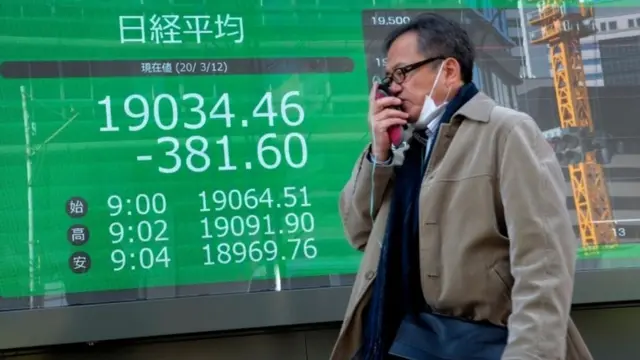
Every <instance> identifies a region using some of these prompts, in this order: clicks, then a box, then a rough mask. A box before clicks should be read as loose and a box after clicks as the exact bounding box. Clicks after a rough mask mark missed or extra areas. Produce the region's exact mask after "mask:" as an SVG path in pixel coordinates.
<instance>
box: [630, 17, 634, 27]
mask: <svg viewBox="0 0 640 360" xmlns="http://www.w3.org/2000/svg"><path fill="white" fill-rule="evenodd" d="M633 25H634V22H633V19H629V27H633Z"/></svg>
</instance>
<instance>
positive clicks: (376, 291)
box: [357, 83, 478, 360]
mask: <svg viewBox="0 0 640 360" xmlns="http://www.w3.org/2000/svg"><path fill="white" fill-rule="evenodd" d="M477 93H478V89H477V88H476V86H475V85H474V84H473V83H468V84H466V85H464V86H463V87H461V88H460V90H459V91H458V93H457V94H456V95H455V96H454V98H453V99H452V100H451V101H450V102H449V103H448V104H447V107H446V109H445V112H444V114H443V115H442V118H441V123H447V122H449V120H450V118H451V117H452V116H453V114H454V113H455V112H456V111H458V110H459V109H460V107H462V105H464V104H465V103H466V102H467V101H469V100H470V99H471V98H472V97H474V96H475V95H476V94H477ZM439 129H440V127H439V126H438V127H437V129H436V131H435V133H434V134H433V135H432V137H433V138H432V140H431V141H432V142H433V143H435V139H437V137H438V132H439ZM412 140H413V141H412V143H411V146H410V148H409V150H407V152H406V153H405V160H404V163H403V164H402V166H399V167H397V168H396V169H395V186H394V193H393V198H392V200H391V209H390V212H389V218H388V220H387V228H386V232H385V237H384V239H383V242H382V250H381V253H380V262H379V263H378V274H377V276H376V279H375V282H374V284H373V294H372V296H371V302H370V303H369V306H368V310H367V313H366V314H365V318H364V324H363V326H364V329H363V330H364V332H363V334H364V338H363V343H362V344H363V346H362V349H361V351H360V352H359V354H358V356H357V358H358V359H366V360H384V359H391V358H392V357H391V356H390V355H387V354H388V352H389V348H390V347H391V344H392V342H393V340H394V338H395V336H396V332H397V330H398V327H399V325H400V322H401V321H402V319H403V318H404V316H405V315H407V314H410V313H419V312H422V311H426V310H428V309H427V306H426V304H425V301H424V298H423V296H422V287H421V285H420V261H419V257H418V254H419V251H418V237H419V231H418V228H419V226H418V224H419V221H418V211H419V210H418V205H419V204H418V203H417V201H416V200H417V199H418V197H419V194H420V185H421V183H422V178H423V177H424V171H425V169H426V166H423V165H424V164H426V163H427V162H428V161H429V158H430V157H431V152H432V150H433V147H434V146H433V145H432V146H431V149H430V151H429V152H428V153H427V154H426V157H425V145H423V144H421V143H420V142H419V141H416V140H415V139H412Z"/></svg>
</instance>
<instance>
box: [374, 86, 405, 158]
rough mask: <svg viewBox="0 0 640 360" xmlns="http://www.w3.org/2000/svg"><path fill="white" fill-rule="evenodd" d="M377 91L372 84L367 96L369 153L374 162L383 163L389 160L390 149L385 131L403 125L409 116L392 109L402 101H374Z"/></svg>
mask: <svg viewBox="0 0 640 360" xmlns="http://www.w3.org/2000/svg"><path fill="white" fill-rule="evenodd" d="M377 91H378V84H377V83H374V84H373V88H372V89H371V94H369V126H370V128H371V132H372V135H373V136H372V137H373V138H372V139H371V144H372V146H371V153H372V155H373V157H374V158H375V160H376V161H380V162H384V161H387V160H388V159H389V156H390V151H389V149H390V148H391V139H389V134H388V133H387V130H388V129H389V128H390V127H391V126H394V125H400V126H403V125H405V124H406V123H407V119H408V118H409V114H407V113H405V112H404V111H401V110H396V109H392V107H394V106H399V105H400V104H402V100H400V99H398V98H397V97H393V96H387V97H384V98H381V99H376V92H377Z"/></svg>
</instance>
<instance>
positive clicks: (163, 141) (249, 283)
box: [0, 0, 640, 310]
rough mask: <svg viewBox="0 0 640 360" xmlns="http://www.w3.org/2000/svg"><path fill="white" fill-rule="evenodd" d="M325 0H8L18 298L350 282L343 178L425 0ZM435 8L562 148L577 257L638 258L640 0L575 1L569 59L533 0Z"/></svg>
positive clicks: (487, 72)
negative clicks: (38, 0)
mask: <svg viewBox="0 0 640 360" xmlns="http://www.w3.org/2000/svg"><path fill="white" fill-rule="evenodd" d="M205 3H206V2H205ZM316 3H317V5H315V7H312V8H310V7H308V6H307V7H304V6H302V5H300V6H298V5H295V6H293V7H292V5H291V4H289V3H288V2H286V1H280V0H273V1H265V2H264V6H263V7H262V8H255V9H248V8H238V9H236V10H233V9H230V8H229V9H225V10H224V11H221V10H219V9H217V8H216V6H214V5H202V6H200V5H199V6H197V7H196V8H194V9H183V8H178V7H175V6H174V5H173V2H171V1H166V2H164V4H159V5H158V8H157V9H154V10H155V11H156V15H148V11H145V8H144V6H142V5H128V6H125V7H123V8H121V9H114V8H109V9H106V8H104V6H105V5H100V4H95V3H94V2H89V1H84V2H83V1H80V2H76V4H75V5H68V4H67V5H64V6H62V5H60V6H57V5H55V4H54V5H50V4H47V5H46V6H45V5H37V4H27V5H23V4H20V3H19V2H14V3H8V4H6V5H4V4H3V5H2V10H3V13H4V14H7V15H6V16H5V18H4V19H3V21H2V22H0V33H3V34H6V35H7V36H5V37H4V39H8V41H6V44H4V43H3V49H5V51H2V53H1V54H0V112H1V114H2V118H3V119H4V120H3V122H2V124H1V125H0V129H1V132H0V137H1V139H2V141H1V144H0V168H1V169H2V172H3V176H2V177H0V189H2V190H1V191H0V225H1V228H2V230H0V232H1V233H2V240H3V241H2V242H0V254H2V256H3V259H4V260H3V261H2V262H1V263H0V274H2V276H1V277H0V307H1V308H2V309H5V310H8V309H18V308H33V307H56V306H66V305H75V304H89V303H104V302H118V301H130V300H141V299H152V298H168V297H169V298H170V297H181V296H197V295H205V294H223V293H241V292H255V291H280V290H287V289H299V288H314V287H328V286H342V285H350V284H351V283H352V282H353V274H354V273H355V271H356V270H357V267H358V265H359V260H360V254H359V253H358V252H356V251H354V250H353V249H351V248H350V247H349V246H348V245H347V244H346V242H345V241H344V233H343V230H342V226H341V222H340V218H339V216H338V213H337V201H338V195H339V192H340V190H341V189H342V186H343V185H344V182H345V181H346V179H347V177H348V176H349V174H350V172H351V169H352V166H353V161H354V158H355V156H356V155H357V153H358V152H359V151H361V150H362V148H363V147H364V145H365V144H366V141H367V134H366V131H367V129H366V127H365V126H364V120H363V119H365V117H366V110H367V103H366V99H367V93H368V87H369V84H370V83H371V79H373V78H374V77H375V76H379V75H380V74H381V73H382V70H383V68H384V65H385V61H386V60H385V58H384V54H383V53H382V51H381V42H382V39H384V37H385V35H386V34H387V33H388V32H389V31H390V30H391V29H392V28H393V26H396V25H397V24H402V23H405V22H407V21H410V19H411V18H413V17H415V16H417V15H418V14H420V13H421V12H422V11H424V10H425V9H411V10H403V9H388V10H381V9H377V10H368V9H359V10H357V11H356V10H351V11H343V10H340V11H336V10H335V1H330V0H324V1H319V2H316ZM455 3H456V4H458V2H457V1H455ZM443 4H444V2H443ZM452 4H453V2H452ZM449 6H451V4H449ZM456 6H458V5H456ZM107 10H108V11H107ZM431 10H433V9H431ZM435 11H439V12H441V13H442V14H444V15H445V16H448V17H450V18H452V19H454V20H456V21H459V22H461V23H462V24H464V26H465V27H466V28H467V30H468V31H469V33H470V35H471V36H472V38H473V41H474V43H475V44H476V47H477V49H478V56H477V66H476V68H475V69H474V79H475V82H476V84H477V85H478V86H479V87H480V88H481V89H482V90H483V91H484V92H486V93H487V94H489V95H490V96H492V97H493V98H494V99H496V101H497V102H499V103H500V104H503V105H505V106H509V107H512V108H516V109H519V110H522V111H525V112H527V113H529V114H531V115H532V116H533V117H534V118H535V119H536V120H537V121H538V122H539V125H540V127H541V128H542V129H543V130H544V131H545V136H547V138H548V139H549V141H550V142H551V143H553V145H554V146H555V148H556V150H557V154H558V157H559V159H560V160H561V161H562V163H563V164H564V170H565V177H566V179H567V206H568V208H569V209H570V210H571V214H572V218H573V219H574V225H575V229H576V241H579V242H580V243H581V244H582V246H581V250H580V253H579V258H580V261H579V267H580V269H603V268H615V267H623V266H636V265H637V264H636V263H638V262H640V246H638V245H636V244H637V243H638V242H639V241H640V209H639V208H640V201H638V199H637V198H635V197H634V196H636V194H640V186H639V185H637V184H638V180H640V156H639V154H640V141H639V140H640V134H638V132H640V127H638V126H636V125H634V124H635V120H634V117H635V116H636V115H635V114H637V113H639V112H640V109H638V108H636V107H637V105H636V104H637V103H638V101H636V96H637V95H635V94H638V93H640V91H638V90H640V41H639V39H640V8H638V9H628V8H626V9H616V8H603V9H596V11H595V16H591V15H593V14H591V13H589V12H588V11H587V12H585V11H582V12H580V11H581V10H580V9H577V10H576V9H569V10H567V9H565V10H564V11H565V12H566V11H574V12H575V11H577V13H579V14H581V15H579V16H578V15H576V16H574V17H573V18H575V19H579V21H580V24H581V25H580V26H581V27H580V29H579V31H577V32H578V33H580V35H581V36H582V38H581V40H580V51H578V52H575V51H573V52H571V53H572V54H579V55H580V56H576V55H571V56H570V60H571V61H573V63H572V64H573V65H572V66H571V68H572V69H573V70H572V72H570V73H567V72H565V77H566V79H563V78H561V77H560V76H558V73H557V71H556V72H554V71H552V70H551V69H560V67H559V65H558V64H561V63H562V64H564V63H563V62H562V60H563V59H565V60H566V59H568V57H566V56H565V58H562V57H558V56H556V57H555V58H551V57H550V56H549V48H548V47H547V42H545V41H547V40H548V39H546V40H545V39H542V38H543V37H544V36H543V34H542V32H541V31H540V26H541V25H544V22H543V21H542V20H540V19H537V17H539V14H538V13H536V10H535V9H523V10H522V11H519V10H518V9H505V10H495V9H493V8H491V9H478V10H474V9H462V10H461V9H459V8H458V9H446V8H442V9H436V10H435ZM630 14H636V15H630ZM536 19H537V20H536ZM36 20H37V21H38V22H39V24H40V25H39V26H38V27H33V26H32V22H33V21H36ZM576 21H577V20H576ZM46 22H50V24H49V25H51V26H44V23H46ZM530 22H531V24H529V23H530ZM569 25H571V24H570V23H567V26H569ZM574 25H575V24H574ZM47 28H54V29H56V31H53V32H51V31H48V30H45V29H47ZM80 29H81V30H80ZM567 31H572V29H571V28H568V29H567ZM547 35H549V34H546V35H545V36H547ZM11 39H21V40H20V41H12V40H11ZM543 40H544V41H543ZM2 41H4V40H2V39H0V42H2ZM572 49H573V50H575V49H578V45H577V44H574V46H573V47H572ZM363 55H364V57H363ZM365 58H366V62H365V63H361V62H362V59H365ZM565 80H566V81H565ZM567 84H570V86H569V85H567ZM580 99H584V101H582V102H580V101H579V100H580ZM559 100H560V101H559ZM559 103H560V104H562V106H559V105H558V104H559ZM591 125H592V127H591ZM584 129H590V130H592V131H585V130H584ZM585 163H586V164H587V165H584V164H585ZM600 179H602V180H603V181H600Z"/></svg>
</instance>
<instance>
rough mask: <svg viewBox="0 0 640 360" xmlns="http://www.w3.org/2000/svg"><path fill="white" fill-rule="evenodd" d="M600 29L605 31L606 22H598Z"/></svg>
mask: <svg viewBox="0 0 640 360" xmlns="http://www.w3.org/2000/svg"><path fill="white" fill-rule="evenodd" d="M600 31H607V23H605V22H601V23H600Z"/></svg>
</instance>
